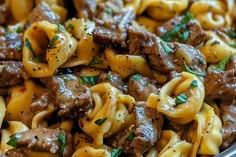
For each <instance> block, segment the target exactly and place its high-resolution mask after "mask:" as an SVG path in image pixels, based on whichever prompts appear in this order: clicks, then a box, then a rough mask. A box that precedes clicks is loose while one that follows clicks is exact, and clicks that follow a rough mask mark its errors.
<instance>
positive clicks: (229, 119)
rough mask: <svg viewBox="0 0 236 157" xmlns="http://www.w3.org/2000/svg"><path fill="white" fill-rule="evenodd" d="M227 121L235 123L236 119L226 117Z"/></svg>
mask: <svg viewBox="0 0 236 157" xmlns="http://www.w3.org/2000/svg"><path fill="white" fill-rule="evenodd" d="M227 122H229V123H236V120H235V119H233V118H232V117H228V118H227Z"/></svg>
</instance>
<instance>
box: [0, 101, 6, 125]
mask: <svg viewBox="0 0 236 157" xmlns="http://www.w3.org/2000/svg"><path fill="white" fill-rule="evenodd" d="M5 112H6V105H5V102H4V99H3V97H0V129H1V127H2V122H3V119H4V117H5Z"/></svg>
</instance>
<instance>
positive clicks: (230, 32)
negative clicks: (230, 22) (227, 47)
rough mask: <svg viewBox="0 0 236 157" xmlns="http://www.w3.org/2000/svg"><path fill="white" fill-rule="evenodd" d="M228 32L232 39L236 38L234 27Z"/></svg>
mask: <svg viewBox="0 0 236 157" xmlns="http://www.w3.org/2000/svg"><path fill="white" fill-rule="evenodd" d="M227 32H228V35H229V36H230V37H231V38H236V33H235V32H234V30H233V28H232V27H229V28H228V29H227Z"/></svg>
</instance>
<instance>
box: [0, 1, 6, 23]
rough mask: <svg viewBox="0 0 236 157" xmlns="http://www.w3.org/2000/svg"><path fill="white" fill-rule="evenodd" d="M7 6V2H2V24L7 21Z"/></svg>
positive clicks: (0, 19)
mask: <svg viewBox="0 0 236 157" xmlns="http://www.w3.org/2000/svg"><path fill="white" fill-rule="evenodd" d="M6 16H7V8H6V5H5V4H0V24H5V23H6Z"/></svg>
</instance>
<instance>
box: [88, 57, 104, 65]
mask: <svg viewBox="0 0 236 157" xmlns="http://www.w3.org/2000/svg"><path fill="white" fill-rule="evenodd" d="M102 63H103V60H100V59H99V58H97V57H95V56H94V57H93V58H92V60H91V61H90V63H89V65H95V64H102Z"/></svg>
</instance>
